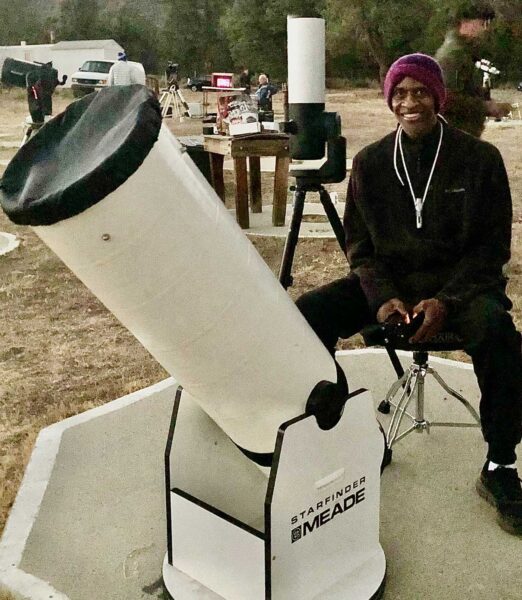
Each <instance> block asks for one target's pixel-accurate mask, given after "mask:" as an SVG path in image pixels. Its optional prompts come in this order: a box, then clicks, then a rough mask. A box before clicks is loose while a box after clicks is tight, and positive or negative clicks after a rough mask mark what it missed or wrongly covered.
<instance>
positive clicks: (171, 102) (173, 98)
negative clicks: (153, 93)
mask: <svg viewBox="0 0 522 600" xmlns="http://www.w3.org/2000/svg"><path fill="white" fill-rule="evenodd" d="M160 106H161V116H162V117H163V118H164V119H165V118H166V117H173V116H174V115H175V116H176V117H178V118H179V120H180V121H183V117H190V112H189V107H188V104H187V103H186V101H185V98H183V94H182V93H181V90H180V89H179V86H178V85H177V84H174V85H171V86H170V87H169V88H168V89H166V90H163V92H162V93H161V97H160Z"/></svg>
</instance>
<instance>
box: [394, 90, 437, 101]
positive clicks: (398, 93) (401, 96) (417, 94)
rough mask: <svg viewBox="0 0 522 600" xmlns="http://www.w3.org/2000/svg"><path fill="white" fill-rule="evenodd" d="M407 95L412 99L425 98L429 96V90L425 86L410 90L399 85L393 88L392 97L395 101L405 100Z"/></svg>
mask: <svg viewBox="0 0 522 600" xmlns="http://www.w3.org/2000/svg"><path fill="white" fill-rule="evenodd" d="M408 95H411V97H412V98H413V100H426V99H428V98H430V97H431V94H430V92H429V91H428V89H427V88H425V87H418V88H414V89H412V90H409V89H406V88H401V87H396V88H395V89H394V90H393V94H392V99H393V100H395V101H397V102H402V101H404V100H406V98H407V97H408Z"/></svg>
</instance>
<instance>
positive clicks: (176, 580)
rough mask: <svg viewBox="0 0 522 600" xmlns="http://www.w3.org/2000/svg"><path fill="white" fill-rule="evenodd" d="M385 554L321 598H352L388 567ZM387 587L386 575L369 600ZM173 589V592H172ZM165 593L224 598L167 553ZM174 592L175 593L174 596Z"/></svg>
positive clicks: (186, 599) (185, 598)
mask: <svg viewBox="0 0 522 600" xmlns="http://www.w3.org/2000/svg"><path fill="white" fill-rule="evenodd" d="M383 563H385V559H384V556H382V557H381V556H377V557H375V558H374V559H373V560H371V561H368V563H367V564H365V565H364V568H361V569H360V570H359V571H358V572H357V573H356V574H351V575H350V576H348V577H346V578H345V579H343V580H342V581H340V582H339V583H338V586H336V588H337V587H338V588H339V589H338V590H336V592H332V593H331V594H330V593H329V592H324V593H322V594H321V599H324V600H346V598H351V596H347V595H346V594H350V590H354V589H357V588H358V587H360V585H361V581H363V582H364V581H365V580H369V581H370V582H372V583H373V574H374V573H376V572H382V569H383V567H384V568H386V566H385V564H383ZM385 587H386V576H384V577H383V578H382V581H381V584H380V585H379V587H378V589H377V591H376V592H375V594H374V595H373V596H371V597H369V598H368V600H380V599H381V598H382V597H383V595H384V590H385ZM171 591H172V593H171ZM163 593H164V595H165V597H166V598H168V599H169V600H223V597H222V596H218V595H217V594H216V593H215V592H213V591H212V590H209V589H208V588H207V587H205V586H204V585H203V584H201V583H199V582H198V581H196V580H195V579H192V578H191V577H189V576H188V575H185V573H183V572H182V571H180V570H179V569H176V567H173V566H172V565H169V562H168V557H167V554H165V559H164V561H163ZM172 594H175V596H173V595H172Z"/></svg>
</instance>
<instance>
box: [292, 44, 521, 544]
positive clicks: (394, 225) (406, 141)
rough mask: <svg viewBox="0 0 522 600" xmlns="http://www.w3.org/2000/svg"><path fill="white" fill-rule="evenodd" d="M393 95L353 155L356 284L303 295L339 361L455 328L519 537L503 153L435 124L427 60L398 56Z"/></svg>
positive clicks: (387, 87)
mask: <svg viewBox="0 0 522 600" xmlns="http://www.w3.org/2000/svg"><path fill="white" fill-rule="evenodd" d="M384 96H385V98H386V101H387V104H388V106H389V107H390V109H391V110H392V111H393V113H394V114H395V117H396V119H397V122H398V127H397V129H396V130H395V131H393V132H392V133H390V134H388V135H387V136H385V137H384V138H382V139H381V140H379V141H377V142H375V143H373V144H371V145H369V146H367V147H366V148H364V149H363V150H361V151H360V152H359V153H358V154H357V155H356V156H355V157H354V159H353V166H352V172H351V176H350V180H349V183H348V193H347V201H346V209H345V214H344V227H345V232H346V246H347V258H348V263H349V265H350V270H349V273H348V276H347V277H343V278H342V279H338V280H336V281H334V282H332V283H329V284H327V285H324V286H322V287H319V288H317V289H315V290H312V291H310V292H308V293H306V294H303V295H302V296H301V297H300V298H299V299H298V300H297V306H298V308H299V309H300V310H301V312H302V313H303V315H304V316H305V318H306V319H307V321H308V322H309V323H310V325H311V327H312V329H313V330H314V331H315V332H316V334H317V335H318V337H319V338H320V339H321V341H322V342H323V343H324V345H325V346H326V348H327V349H328V350H329V351H330V352H331V353H332V354H333V353H334V352H335V345H336V343H337V340H338V338H339V337H341V338H348V337H351V336H352V335H354V334H355V333H357V332H359V331H361V329H363V328H364V327H365V326H367V325H370V324H374V323H376V322H378V323H387V322H390V323H405V324H408V323H410V322H411V321H412V319H414V318H415V317H416V316H423V317H424V320H423V322H422V324H421V326H420V327H419V329H418V330H417V331H416V332H415V333H413V334H412V337H411V338H410V341H411V342H412V343H417V342H429V340H430V338H432V337H433V336H435V335H436V334H437V333H439V332H440V331H441V330H442V329H444V330H447V331H451V332H454V333H457V334H458V335H459V336H460V337H461V338H462V339H463V348H464V350H465V351H466V352H467V354H469V355H470V356H471V359H472V361H473V368H474V371H475V374H476V376H477V380H478V385H479V389H480V393H481V400H480V417H481V426H482V433H483V435H484V439H485V441H486V443H487V445H488V450H487V457H486V461H485V464H484V467H483V469H482V472H481V474H480V477H479V479H478V481H477V483H476V489H477V491H478V493H479V494H480V495H481V496H482V497H483V498H485V499H486V500H487V501H488V502H489V503H490V504H492V505H494V506H495V507H496V509H497V520H498V523H499V524H500V526H501V527H502V528H504V529H505V530H506V531H508V532H510V533H512V534H516V535H522V488H521V485H520V480H519V478H518V473H517V470H516V465H515V462H516V458H517V457H516V453H515V449H516V446H517V445H518V444H519V443H520V441H521V438H522V352H521V335H520V333H519V332H518V331H517V330H516V328H515V325H514V323H513V319H512V317H511V315H510V313H509V310H510V309H511V308H512V303H511V301H510V300H509V298H508V297H507V295H506V284H507V278H506V277H505V275H504V265H505V264H506V263H507V262H508V260H509V258H510V244H511V220H512V203H511V194H510V189H509V183H508V178H507V174H506V169H505V167H504V162H503V160H502V157H501V155H500V152H499V151H498V150H497V148H495V147H494V146H493V145H491V144H489V143H487V142H484V141H482V140H480V139H477V138H475V137H473V136H471V135H469V134H467V133H464V132H463V131H461V130H460V129H456V128H455V127H452V126H451V125H448V124H447V123H445V122H444V121H443V120H441V119H440V118H439V117H438V113H439V110H440V109H441V108H442V107H443V106H444V102H445V98H446V89H445V86H444V81H443V76H442V72H441V69H440V67H439V65H438V63H437V62H436V61H435V60H434V59H433V58H431V57H430V56H427V55H425V54H411V55H407V56H403V57H402V58H400V59H398V60H397V61H395V62H394V63H393V64H392V66H391V67H390V69H389V70H388V73H387V75H386V78H385V82H384Z"/></svg>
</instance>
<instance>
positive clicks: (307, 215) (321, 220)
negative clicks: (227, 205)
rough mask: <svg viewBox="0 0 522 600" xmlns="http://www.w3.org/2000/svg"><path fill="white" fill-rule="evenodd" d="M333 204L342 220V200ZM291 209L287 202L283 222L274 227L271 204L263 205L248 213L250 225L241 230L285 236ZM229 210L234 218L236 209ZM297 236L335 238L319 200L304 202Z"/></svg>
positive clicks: (251, 233) (250, 232) (247, 232)
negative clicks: (260, 209) (261, 210)
mask: <svg viewBox="0 0 522 600" xmlns="http://www.w3.org/2000/svg"><path fill="white" fill-rule="evenodd" d="M334 194H335V193H334V192H331V193H330V195H331V197H332V200H333V199H334V197H335V195H334ZM334 206H335V208H336V210H337V213H338V214H339V216H340V218H341V220H342V218H343V214H344V202H336V203H334ZM293 210H294V209H293V206H292V204H287V205H286V216H285V224H284V225H281V226H279V227H274V226H273V225H272V205H271V204H268V205H264V206H263V212H260V213H253V212H250V213H249V223H250V227H249V228H248V229H244V230H243V231H244V232H245V233H246V234H248V235H254V236H268V237H280V238H286V236H287V235H288V229H289V227H290V222H291V220H292V213H293ZM230 212H231V213H232V214H233V215H234V218H235V215H236V211H235V210H234V209H230ZM299 238H325V239H333V238H335V234H334V232H333V229H332V226H331V225H330V222H329V221H328V217H327V216H326V214H325V212H324V208H323V205H322V204H321V203H320V202H305V205H304V210H303V220H302V221H301V227H300V229H299Z"/></svg>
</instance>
